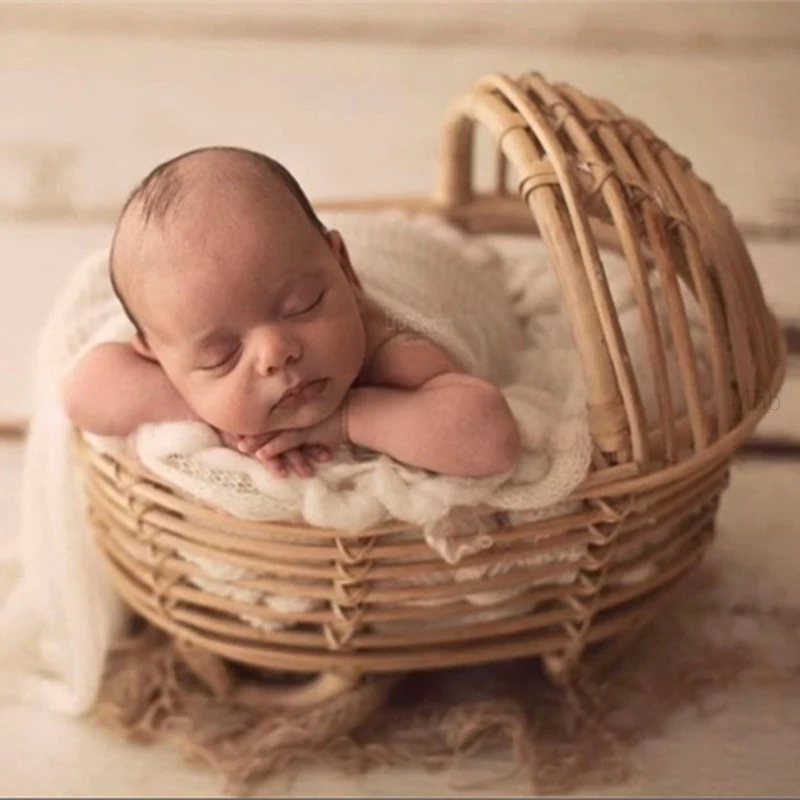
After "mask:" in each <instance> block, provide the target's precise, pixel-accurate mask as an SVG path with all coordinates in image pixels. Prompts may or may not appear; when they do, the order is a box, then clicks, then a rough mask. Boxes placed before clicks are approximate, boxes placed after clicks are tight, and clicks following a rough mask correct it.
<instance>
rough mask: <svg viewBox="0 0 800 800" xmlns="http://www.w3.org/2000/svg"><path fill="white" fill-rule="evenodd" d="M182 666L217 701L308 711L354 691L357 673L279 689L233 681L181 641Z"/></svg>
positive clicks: (224, 668)
mask: <svg viewBox="0 0 800 800" xmlns="http://www.w3.org/2000/svg"><path fill="white" fill-rule="evenodd" d="M175 649H176V652H177V654H178V655H179V657H180V658H181V659H182V661H183V663H184V664H186V666H187V667H189V669H191V671H192V672H193V673H194V675H195V676H196V677H197V678H198V679H199V680H200V681H201V682H202V683H204V684H205V686H206V687H207V688H208V689H210V690H211V692H212V693H213V694H214V695H215V696H216V697H219V698H226V699H229V700H234V701H236V702H238V703H241V704H243V705H247V706H249V707H251V708H264V709H267V708H272V709H275V708H310V707H312V706H316V705H320V704H321V703H325V702H327V701H329V700H333V699H334V698H335V697H338V696H339V695H342V694H346V693H347V692H349V691H352V690H353V689H355V688H356V687H357V686H358V684H359V681H360V680H361V676H360V675H358V674H357V673H350V674H344V673H338V672H321V673H319V674H318V675H315V676H314V677H312V678H310V679H309V680H308V681H307V682H306V683H303V684H300V685H291V686H282V685H280V684H274V683H273V684H269V683H268V682H267V680H264V681H259V680H248V681H237V680H236V679H235V678H234V676H233V675H232V674H231V670H230V668H229V666H228V664H227V663H226V662H225V660H224V659H223V658H222V657H221V656H218V655H216V654H214V653H211V652H209V651H208V650H204V649H202V648H200V647H197V646H196V645H194V644H192V643H191V642H188V641H187V640H185V639H176V640H175Z"/></svg>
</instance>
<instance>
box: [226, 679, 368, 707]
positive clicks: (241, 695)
mask: <svg viewBox="0 0 800 800" xmlns="http://www.w3.org/2000/svg"><path fill="white" fill-rule="evenodd" d="M360 680H361V676H360V675H358V674H355V673H353V674H349V675H343V674H340V673H337V672H321V673H319V675H316V676H314V677H313V678H312V679H311V680H309V681H308V683H304V684H302V685H300V686H276V685H271V686H270V685H269V684H268V683H266V682H261V681H247V682H246V683H242V684H241V686H238V687H237V688H236V689H234V690H233V692H232V694H231V699H232V700H234V701H236V702H237V703H241V704H242V705H246V706H248V707H249V708H259V709H260V708H263V709H274V708H311V707H312V706H318V705H321V704H322V703H326V702H328V701H329V700H333V699H334V698H336V697H338V696H339V695H342V694H346V693H347V692H350V691H352V690H353V689H355V688H356V687H357V686H358V684H359V681H360Z"/></svg>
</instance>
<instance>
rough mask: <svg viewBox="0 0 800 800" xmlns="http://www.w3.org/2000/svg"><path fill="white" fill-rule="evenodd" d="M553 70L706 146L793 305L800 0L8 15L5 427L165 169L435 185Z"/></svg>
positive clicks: (183, 8)
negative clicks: (216, 168) (178, 161)
mask: <svg viewBox="0 0 800 800" xmlns="http://www.w3.org/2000/svg"><path fill="white" fill-rule="evenodd" d="M526 70H537V71H540V72H542V73H544V75H545V76H546V77H547V78H548V79H550V80H554V81H555V80H566V81H569V82H572V83H575V84H576V85H578V86H579V87H581V88H582V89H584V90H585V91H588V92H591V93H595V94H598V95H602V96H606V97H609V98H611V99H613V100H614V101H615V102H616V103H617V104H618V105H620V106H621V107H622V108H623V109H625V110H626V111H628V112H630V113H633V114H635V115H637V116H640V117H641V118H643V119H644V120H646V121H647V122H648V123H649V124H650V125H651V126H652V127H653V128H655V130H656V131H657V132H659V133H660V134H661V135H662V136H663V137H664V138H665V139H667V140H668V141H669V142H671V143H672V144H673V146H675V147H676V148H677V149H679V150H681V151H682V152H684V153H685V154H687V155H688V156H689V157H690V158H691V159H692V161H693V163H694V164H695V166H696V168H697V170H698V171H699V172H700V173H701V174H702V175H703V176H705V177H706V178H707V179H708V180H709V181H710V182H711V183H712V184H714V186H715V187H716V188H717V191H718V193H719V194H720V195H721V196H722V197H723V199H724V200H726V201H727V202H728V203H729V205H730V206H731V208H732V209H733V211H734V213H735V215H736V217H737V218H738V219H739V221H740V224H741V225H742V226H743V227H744V229H745V230H746V231H747V232H748V235H749V241H750V244H751V249H752V251H753V253H754V256H755V257H756V258H757V260H758V262H759V268H760V269H761V270H762V272H763V273H764V276H765V277H764V280H765V283H766V284H767V287H768V292H769V294H770V297H771V299H773V301H774V302H775V303H777V304H778V306H780V310H781V311H782V312H788V313H794V311H795V309H796V306H797V302H796V298H797V296H798V295H797V291H796V290H797V289H798V288H800V282H798V281H797V280H796V278H795V272H796V270H795V269H794V264H796V263H797V259H796V257H795V256H796V255H797V250H796V247H795V244H794V241H795V240H796V239H800V159H798V153H797V149H798V148H797V142H798V131H800V101H799V100H798V98H800V3H793V2H761V0H758V1H757V2H750V3H747V2H727V3H715V2H682V3H678V2H674V3H668V2H647V3H624V2H583V3H570V2H562V3H556V2H550V3H541V2H513V3H509V2H494V3H486V2H482V3H481V2H445V1H444V0H439V1H438V2H435V1H434V0H429V1H428V2H400V3H398V2H382V3H367V2H300V1H299V0H296V1H295V2H291V3H290V2H250V3H241V2H232V3H221V2H194V3H186V2H180V3H179V2H161V3H139V2H102V1H100V0H98V1H97V2H60V3H45V2H4V3H0V97H2V108H3V113H2V117H1V118H0V119H2V122H1V123H0V342H2V345H0V417H2V418H9V417H22V416H25V415H26V414H27V413H28V409H29V407H30V396H29V380H28V370H29V365H30V359H31V354H32V350H33V342H34V340H35V337H36V333H37V331H38V329H39V326H40V325H41V323H42V320H43V318H44V315H45V314H46V312H47V309H48V307H49V305H50V303H51V302H52V300H53V297H54V295H55V294H56V292H57V291H58V289H59V288H60V286H61V285H62V283H63V281H64V279H65V276H66V275H67V273H68V271H69V270H70V269H71V268H72V267H73V266H74V265H75V263H76V261H77V260H79V259H80V258H81V257H82V256H83V255H85V254H86V253H87V252H88V251H89V250H92V249H94V248H96V247H102V246H105V245H106V244H107V242H108V238H109V234H110V230H111V224H112V222H113V219H114V215H115V213H116V209H117V208H118V206H119V204H120V203H121V202H122V200H123V198H124V197H125V195H126V193H127V192H128V191H129V190H130V189H131V188H132V186H133V185H134V183H135V182H136V181H137V180H138V179H139V178H140V177H142V176H143V175H144V174H145V173H146V172H147V171H149V169H150V168H152V167H153V166H154V165H155V164H156V163H157V162H159V161H161V160H163V159H165V158H167V157H169V156H171V155H174V154H176V153H178V152H180V151H182V150H185V149H189V148H191V147H196V146H200V145H204V144H210V143H230V144H238V145H244V146H248V147H253V148H257V149H261V150H265V151H268V152H269V153H271V154H272V155H274V156H275V157H277V158H279V159H281V160H283V161H284V162H285V163H286V164H287V165H289V166H290V168H291V169H292V170H293V171H294V172H295V173H296V174H297V176H298V178H299V179H300V180H301V182H302V183H303V184H304V185H305V186H306V188H307V190H308V191H309V192H310V194H311V195H312V196H314V197H318V198H319V197H330V196H341V197H354V196H363V195H369V194H376V193H377V194H385V193H394V192H403V193H405V192H413V193H418V192H426V191H428V190H429V188H430V186H431V181H432V176H433V167H434V164H435V159H436V150H437V143H438V134H439V126H440V121H441V118H442V115H443V113H444V110H445V108H446V106H447V104H448V103H449V102H450V100H451V99H453V98H454V97H455V96H456V95H457V94H459V93H460V92H462V91H464V90H466V89H467V88H468V87H469V86H470V85H471V84H472V82H473V81H475V80H476V79H477V78H479V77H480V76H482V75H483V74H485V73H487V72H495V71H500V72H507V73H511V74H514V73H518V72H521V71H526Z"/></svg>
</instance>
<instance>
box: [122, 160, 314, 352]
mask: <svg viewBox="0 0 800 800" xmlns="http://www.w3.org/2000/svg"><path fill="white" fill-rule="evenodd" d="M202 153H221V154H229V155H232V156H238V157H241V158H242V159H243V160H245V161H246V162H249V164H250V165H251V166H252V167H254V171H255V172H256V173H257V174H258V173H260V174H261V176H262V177H263V178H264V179H269V178H277V179H278V180H279V181H280V182H281V183H282V184H283V185H284V186H285V187H286V189H288V191H289V193H290V194H291V195H292V197H294V199H295V200H296V201H297V203H298V204H299V206H300V208H301V209H302V211H303V213H304V214H305V215H306V216H307V217H308V219H309V220H310V222H311V223H312V225H314V227H315V228H316V229H317V230H318V231H319V232H320V233H322V234H323V235H324V234H325V233H327V229H326V227H325V225H323V223H322V221H321V220H320V219H319V217H318V216H317V214H316V212H315V211H314V208H313V206H312V205H311V202H310V201H309V199H308V197H307V196H306V193H305V192H304V191H303V189H302V188H301V186H300V184H299V183H298V182H297V180H296V179H295V177H294V176H293V175H292V174H291V172H289V170H288V169H286V167H284V166H283V164H281V163H280V162H278V161H276V160H275V159H274V158H270V156H267V155H265V154H264V153H258V152H256V151H255V150H247V149H246V148H242V147H233V146H229V145H212V146H209V147H199V148H196V149H194V150H188V151H187V152H185V153H181V154H180V155H177V156H175V157H174V158H171V159H169V160H168V161H164V162H163V163H161V164H159V165H158V166H157V167H155V168H154V169H153V170H151V172H150V173H149V174H148V175H146V176H145V177H144V178H143V179H142V181H141V182H140V183H139V184H138V185H137V186H136V187H135V188H134V190H133V191H132V192H131V193H130V195H129V196H128V198H127V200H126V201H125V204H124V205H123V206H122V210H121V211H120V215H119V219H120V220H121V219H122V218H123V217H124V216H125V213H126V212H127V211H128V209H129V208H130V207H131V206H132V205H133V204H134V203H136V204H139V205H140V206H141V213H142V218H143V221H144V224H145V225H147V224H148V223H150V222H151V221H152V222H156V223H159V222H163V221H164V219H165V218H166V216H167V215H168V214H169V212H170V211H171V210H173V209H174V208H175V207H176V206H177V204H178V203H179V202H180V199H181V196H182V194H183V192H184V190H185V188H186V176H185V173H184V171H183V170H182V168H181V165H182V162H183V161H184V160H185V159H188V158H189V157H191V156H195V155H199V154H202ZM115 244H116V233H115V235H114V239H113V240H112V243H111V253H110V259H109V266H110V270H109V272H110V276H111V286H112V289H113V290H114V294H115V295H116V296H117V299H118V300H119V302H120V304H121V305H122V308H123V309H124V311H125V313H126V314H127V316H128V319H130V321H131V322H132V323H133V325H134V327H135V328H136V332H137V333H138V334H139V336H141V337H142V338H143V337H144V333H143V331H142V328H141V326H140V325H139V323H138V322H137V321H136V318H135V317H134V316H133V314H132V312H131V309H130V306H129V304H128V303H126V302H125V299H124V297H123V294H122V292H121V291H120V287H119V285H118V283H117V281H116V279H115V275H114V251H115Z"/></svg>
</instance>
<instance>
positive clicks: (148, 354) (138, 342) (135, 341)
mask: <svg viewBox="0 0 800 800" xmlns="http://www.w3.org/2000/svg"><path fill="white" fill-rule="evenodd" d="M131 347H132V348H133V349H134V351H135V352H136V353H137V354H138V355H140V356H141V357H142V358H146V359H147V360H148V361H156V362H157V361H158V359H157V358H156V356H155V353H153V351H152V350H151V349H150V345H149V344H147V341H146V339H145V338H144V336H142V334H141V333H137V334H136V335H135V336H134V337H133V338H132V339H131Z"/></svg>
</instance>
